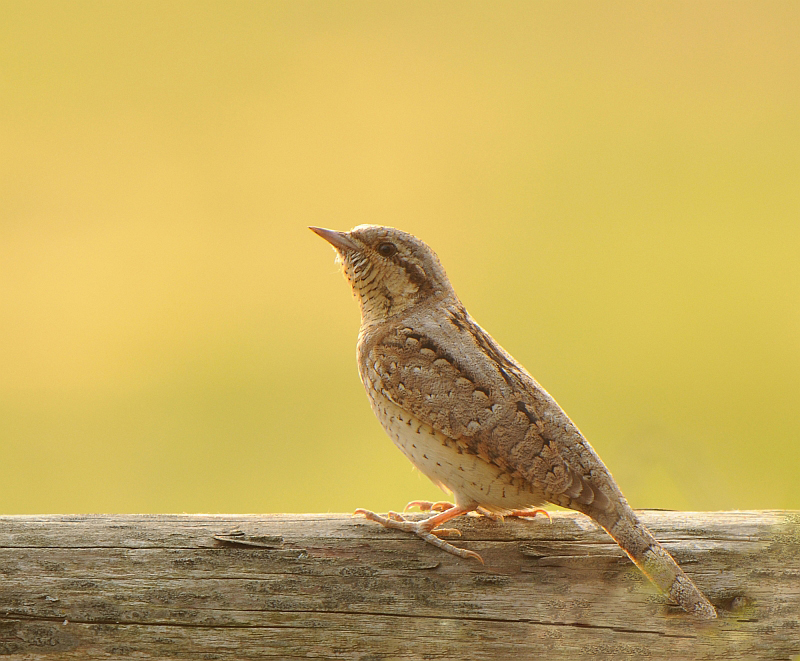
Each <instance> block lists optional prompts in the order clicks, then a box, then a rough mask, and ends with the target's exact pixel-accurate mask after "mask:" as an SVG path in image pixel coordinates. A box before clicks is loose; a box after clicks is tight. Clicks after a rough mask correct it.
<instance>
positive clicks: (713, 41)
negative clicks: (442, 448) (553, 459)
mask: <svg viewBox="0 0 800 661" xmlns="http://www.w3.org/2000/svg"><path fill="white" fill-rule="evenodd" d="M798 34H800V5H799V4H798V3H797V2H794V1H793V0H792V1H785V2H770V1H768V0H758V1H757V2H753V1H750V2H748V1H743V2H737V3H731V2H727V1H725V2H711V1H709V2H702V3H695V2H647V3H642V2H639V1H638V0H635V1H631V2H599V3H598V2H593V1H592V2H563V3H562V2H559V3H552V2H530V1H526V2H507V1H498V2H491V3H486V2H470V1H466V2H465V1H461V0H459V1H457V2H452V1H437V2H395V3H388V2H374V0H348V1H347V2H308V1H297V2H245V1H238V2H237V1H234V2H228V1H220V2H207V1H203V0H193V1H191V2H189V1H186V2H183V1H170V2H163V1H161V0H159V1H155V2H154V1H143V0H136V1H135V2H133V1H129V2H114V3H110V2H105V1H102V2H87V1H78V2H74V1H69V2H41V1H37V0H19V1H16V2H7V1H6V2H2V3H0V81H1V82H0V89H1V90H2V94H1V95H0V96H1V97H2V103H0V168H2V170H1V171H0V444H2V445H1V447H2V461H1V462H0V512H2V513H38V512H53V513H55V512H102V511H114V512H140V511H146V512H183V511H186V512H197V511H211V512H278V511H290V512H300V511H349V510H352V509H354V508H355V507H368V508H371V509H376V510H386V509H388V508H398V507H402V505H403V504H404V503H405V502H406V501H407V500H410V499H413V498H434V499H438V498H439V497H440V495H441V494H440V492H439V491H438V490H437V489H436V488H435V487H433V486H432V485H431V484H430V483H429V482H428V481H427V480H426V479H425V478H424V477H422V476H420V475H419V474H418V473H416V472H415V471H413V470H412V468H411V466H410V464H409V463H408V462H407V461H406V460H405V459H404V458H403V457H402V455H401V454H400V453H399V452H398V451H397V450H396V449H395V448H394V446H393V445H392V443H391V441H390V440H389V439H388V437H386V436H385V435H384V433H383V431H382V430H381V428H380V426H379V424H378V422H377V421H376V420H375V419H374V418H373V415H372V413H371V411H370V409H369V406H368V404H367V400H366V397H365V395H364V393H363V391H362V387H361V384H360V382H359V380H358V376H357V371H356V366H355V341H356V332H357V329H358V311H357V307H356V304H355V302H354V301H353V300H352V298H351V295H350V292H349V287H348V286H347V285H346V283H345V282H344V280H343V279H342V277H341V275H340V274H339V271H338V268H337V267H336V265H335V264H334V262H333V258H334V255H333V251H332V250H331V249H330V247H329V246H327V245H326V244H325V243H324V242H323V241H321V240H320V239H319V238H318V237H316V236H314V235H313V234H312V233H311V232H309V231H308V230H307V229H306V226H307V225H321V226H323V227H331V228H335V229H349V228H350V227H352V226H354V225H357V224H360V223H378V224H386V225H393V226H396V227H399V228H402V229H405V230H407V231H410V232H412V233H414V234H417V235H418V236H419V237H421V238H422V239H424V240H425V241H427V242H428V243H429V244H430V245H431V246H432V247H433V248H434V249H435V250H436V251H437V253H438V254H439V256H440V258H441V259H442V261H443V263H444V265H445V267H446V268H447V270H448V273H449V275H450V278H451V280H452V282H453V284H454V286H455V288H456V290H457V291H458V292H459V294H460V296H461V298H462V300H463V302H464V303H465V304H466V306H467V308H468V309H469V310H470V312H471V313H472V315H473V316H474V317H475V318H476V319H477V320H478V322H479V323H481V324H482V325H483V326H484V327H485V328H486V329H487V330H489V332H491V333H492V334H493V335H494V337H495V338H496V339H497V340H498V341H499V342H500V343H501V344H503V345H504V346H505V347H506V349H508V350H509V351H510V352H511V353H512V354H513V355H514V356H515V357H516V358H517V359H518V360H520V361H521V362H522V363H523V364H524V365H525V366H526V367H527V368H528V369H529V370H530V371H531V372H532V373H533V374H534V376H536V378H537V379H538V380H539V381H540V382H541V383H542V384H543V385H544V386H545V387H546V388H547V389H548V390H549V391H550V392H551V394H553V396H554V397H556V399H557V400H558V401H559V402H560V403H561V405H562V406H563V407H564V408H565V409H566V411H567V412H568V413H569V414H570V416H571V417H572V418H573V419H574V420H575V421H576V423H577V424H578V425H579V426H580V427H581V428H582V430H583V431H584V433H585V434H586V435H587V437H588V438H589V440H590V441H591V442H592V444H593V445H594V446H595V448H596V449H597V451H598V453H599V454H600V456H601V457H602V458H603V459H604V461H605V462H606V464H607V465H608V466H609V467H610V469H611V470H612V472H613V473H614V475H615V477H616V478H617V481H618V482H619V484H620V486H621V487H622V489H623V491H624V492H625V493H626V495H627V496H628V499H629V500H630V501H631V504H632V505H633V506H634V507H661V508H676V509H716V508H773V507H776V508H777V507H785V508H800V487H799V486H798V468H799V467H800V415H798V412H799V410H800V258H798V255H799V254H800V214H799V213H798V211H800V130H799V128H800V119H799V118H800V40H799V39H798V36H797V35H798Z"/></svg>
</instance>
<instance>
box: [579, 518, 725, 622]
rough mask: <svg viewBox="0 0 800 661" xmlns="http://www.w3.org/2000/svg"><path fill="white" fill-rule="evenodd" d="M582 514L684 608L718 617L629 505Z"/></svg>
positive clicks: (698, 614)
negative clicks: (591, 519) (593, 522)
mask: <svg viewBox="0 0 800 661" xmlns="http://www.w3.org/2000/svg"><path fill="white" fill-rule="evenodd" d="M576 509H577V508H576ZM581 509H582V510H583V508H581ZM583 511H584V512H585V513H586V514H588V515H589V516H591V517H592V518H593V519H594V520H595V521H597V523H599V524H600V525H601V526H602V527H603V529H604V530H605V531H606V532H607V533H608V534H609V535H611V537H612V538H613V539H614V541H615V542H617V544H619V546H620V547H621V548H622V550H623V551H625V553H627V554H628V557H629V558H630V559H631V560H633V562H634V564H635V565H636V566H637V567H638V568H639V569H641V570H642V572H643V573H644V575H645V576H647V578H649V579H650V580H651V581H652V582H653V583H654V584H655V585H656V587H658V588H659V589H660V590H661V591H662V592H664V593H666V594H667V595H668V596H669V598H670V599H671V600H673V601H674V602H675V603H677V604H678V605H679V606H680V607H681V608H683V609H684V610H685V611H687V612H688V613H690V614H691V615H693V616H694V617H697V618H699V619H706V620H709V619H714V618H716V617H717V612H716V610H715V609H714V606H712V605H711V602H710V601H708V599H706V597H705V595H704V594H703V593H702V592H700V589H699V588H698V587H697V586H696V585H695V584H694V582H693V581H692V579H691V578H689V577H688V576H687V575H686V573H685V572H684V571H683V570H682V569H681V568H680V567H679V566H678V563H677V562H675V559H674V558H673V557H672V556H671V555H670V553H669V552H668V551H667V550H666V549H665V548H664V547H663V546H661V544H659V542H658V540H656V538H655V537H653V534H652V533H651V532H650V531H649V530H648V529H647V528H646V527H645V525H644V524H643V523H642V522H641V521H639V519H638V518H637V517H636V514H635V513H634V512H633V510H632V509H631V508H630V507H629V506H628V504H627V503H625V502H623V503H617V504H616V507H614V508H613V509H611V511H606V512H602V513H600V512H596V511H595V512H586V511H585V510H583Z"/></svg>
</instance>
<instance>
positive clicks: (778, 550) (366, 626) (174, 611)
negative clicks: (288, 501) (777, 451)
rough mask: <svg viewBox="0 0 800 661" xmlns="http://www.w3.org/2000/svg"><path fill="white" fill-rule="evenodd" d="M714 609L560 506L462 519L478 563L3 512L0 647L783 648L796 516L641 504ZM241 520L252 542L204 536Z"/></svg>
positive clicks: (386, 538) (481, 651)
mask: <svg viewBox="0 0 800 661" xmlns="http://www.w3.org/2000/svg"><path fill="white" fill-rule="evenodd" d="M641 516H642V518H643V520H644V522H645V523H646V524H647V525H648V526H649V527H650V528H651V529H652V530H653V532H654V533H655V535H656V537H658V538H659V539H660V540H661V541H662V543H663V544H664V546H665V547H666V548H668V549H669V550H670V551H671V552H672V553H673V554H674V555H675V556H676V558H677V560H678V562H679V563H680V564H681V565H682V566H683V567H684V569H685V570H686V571H687V572H688V573H689V574H690V575H691V576H692V578H693V579H694V580H695V582H696V583H697V584H698V586H700V588H701V589H702V590H703V591H704V592H705V593H706V595H707V596H708V597H709V598H710V599H711V601H712V602H713V603H714V604H715V606H717V608H718V609H719V614H720V618H719V619H718V620H717V621H714V622H697V621H695V620H692V619H691V618H689V617H687V616H686V615H685V614H684V613H683V612H682V611H680V610H679V609H677V608H674V607H672V606H670V605H669V604H666V603H665V602H664V599H663V598H662V596H661V595H659V594H658V593H657V592H656V591H655V590H654V589H653V588H652V587H651V586H650V584H649V583H648V582H647V581H646V580H645V579H644V578H643V577H642V575H641V574H640V573H639V572H638V570H636V569H635V568H634V567H633V566H632V565H631V563H630V562H629V561H628V560H627V558H626V557H625V556H624V555H623V554H622V552H621V551H620V550H619V548H618V547H617V546H616V545H615V544H614V543H613V542H612V541H611V540H610V539H609V538H608V536H607V535H606V534H605V533H604V532H603V531H602V530H601V529H599V528H598V527H597V526H596V525H595V524H594V523H592V522H591V521H590V520H589V519H587V518H585V517H583V516H581V515H579V514H576V513H572V512H563V513H562V512H558V513H554V514H553V521H552V523H548V522H547V521H543V520H535V521H520V520H507V521H505V522H504V523H499V522H492V521H489V520H486V519H483V518H472V517H468V518H464V519H463V520H462V521H460V522H456V524H455V527H459V528H460V529H461V531H462V532H463V538H462V539H461V540H460V544H461V545H463V546H464V547H465V548H470V549H473V550H475V551H478V552H479V553H481V554H482V555H483V557H484V559H485V561H486V565H485V566H481V565H480V564H479V563H477V562H475V561H473V560H463V559H460V558H456V557H454V556H451V555H448V554H445V553H442V552H441V551H439V550H438V549H435V548H433V547H432V546H430V545H427V544H424V543H423V542H421V541H420V540H418V539H417V538H415V537H413V536H407V535H404V534H402V533H398V532H396V531H389V530H385V529H383V528H381V527H380V526H378V525H375V524H372V523H369V522H366V521H364V520H363V519H360V518H356V517H351V516H349V515H339V514H329V515H320V514H314V515H264V516H230V515H224V516H219V515H165V516H156V515H144V516H125V515H121V516H41V517H34V516H17V517H15V516H7V517H0V655H5V656H6V658H25V659H32V660H34V659H54V658H58V659H62V658H63V659H100V658H103V659H109V658H164V657H167V658H170V657H171V658H183V659H294V658H318V659H419V658H434V659H435V658H441V659H450V658H461V659H465V660H467V659H487V660H488V659H503V658H511V657H512V656H514V657H518V658H534V657H540V656H544V657H545V658H548V659H562V658H569V659H575V658H584V657H588V656H591V657H592V658H598V659H617V658H620V657H623V656H624V657H626V658H639V657H641V658H661V657H663V658H667V657H669V658H673V659H681V658H686V659H791V658H793V657H795V656H796V655H800V624H799V622H800V513H798V512H780V511H761V512H713V513H689V512H660V511H644V512H642V513H641ZM233 529H238V530H240V531H242V532H243V533H245V537H243V538H241V541H245V542H249V543H252V544H257V546H245V545H240V544H230V543H224V542H220V541H217V540H215V539H214V536H215V535H219V534H221V533H226V532H229V531H231V530H233Z"/></svg>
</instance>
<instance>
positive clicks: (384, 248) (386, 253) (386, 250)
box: [378, 241, 397, 257]
mask: <svg viewBox="0 0 800 661" xmlns="http://www.w3.org/2000/svg"><path fill="white" fill-rule="evenodd" d="M396 252H397V246H396V245H394V244H393V243H389V242H388V241H386V242H384V243H381V244H380V245H379V246H378V254H379V255H380V256H381V257H391V256H392V255H394V254H395V253H396Z"/></svg>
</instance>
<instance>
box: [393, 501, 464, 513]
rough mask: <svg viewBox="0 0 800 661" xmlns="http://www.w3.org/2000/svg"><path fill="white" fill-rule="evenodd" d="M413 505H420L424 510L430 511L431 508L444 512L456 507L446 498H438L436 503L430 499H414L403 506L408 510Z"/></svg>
mask: <svg viewBox="0 0 800 661" xmlns="http://www.w3.org/2000/svg"><path fill="white" fill-rule="evenodd" d="M412 507H419V509H420V511H422V512H430V511H431V510H434V511H436V512H444V511H446V510H449V509H451V508H453V507H455V505H454V504H453V503H450V502H447V501H446V500H437V501H436V502H435V503H434V502H433V501H430V500H412V501H411V502H410V503H408V504H407V505H406V506H405V507H404V508H403V511H404V512H407V511H408V510H409V509H410V508H412Z"/></svg>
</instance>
